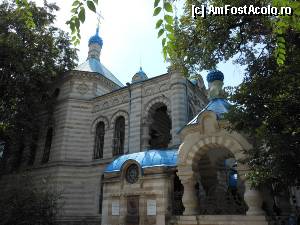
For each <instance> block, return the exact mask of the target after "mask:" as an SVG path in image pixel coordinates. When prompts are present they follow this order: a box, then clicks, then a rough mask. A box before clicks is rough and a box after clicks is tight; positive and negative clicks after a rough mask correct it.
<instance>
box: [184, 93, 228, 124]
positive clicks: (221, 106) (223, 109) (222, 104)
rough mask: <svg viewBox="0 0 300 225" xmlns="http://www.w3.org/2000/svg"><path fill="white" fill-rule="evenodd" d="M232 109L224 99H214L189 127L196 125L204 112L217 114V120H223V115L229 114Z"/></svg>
mask: <svg viewBox="0 0 300 225" xmlns="http://www.w3.org/2000/svg"><path fill="white" fill-rule="evenodd" d="M229 107H230V103H229V102H228V101H227V100H226V99H224V98H215V99H212V100H211V101H210V102H209V103H208V104H207V106H206V107H205V108H204V109H203V110H202V111H201V112H200V113H198V114H197V116H195V117H194V118H193V119H192V120H191V121H190V122H189V123H188V124H187V125H192V124H196V123H197V120H198V116H199V115H200V114H201V113H203V112H204V111H212V112H215V113H216V114H217V119H222V118H223V114H224V113H227V112H228V109H229Z"/></svg>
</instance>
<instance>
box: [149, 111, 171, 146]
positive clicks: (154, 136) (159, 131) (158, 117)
mask: <svg viewBox="0 0 300 225" xmlns="http://www.w3.org/2000/svg"><path fill="white" fill-rule="evenodd" d="M152 121H153V122H152V124H151V125H150V129H149V130H150V133H149V135H150V140H149V144H150V148H152V149H153V148H158V149H159V148H167V147H168V144H169V143H170V141H171V139H172V136H171V134H170V131H171V127H172V125H171V120H170V118H169V116H168V114H167V107H166V106H162V107H160V108H158V109H156V110H155V112H154V113H153V115H152Z"/></svg>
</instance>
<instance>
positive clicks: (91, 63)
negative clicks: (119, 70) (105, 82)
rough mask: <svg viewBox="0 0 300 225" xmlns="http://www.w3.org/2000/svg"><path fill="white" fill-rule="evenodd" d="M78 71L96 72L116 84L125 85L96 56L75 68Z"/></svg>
mask: <svg viewBox="0 0 300 225" xmlns="http://www.w3.org/2000/svg"><path fill="white" fill-rule="evenodd" d="M75 70H78V71H87V72H96V73H99V74H101V75H103V76H105V77H106V78H107V79H109V80H111V81H112V82H114V83H115V84H117V85H119V86H120V87H123V86H124V85H123V84H122V83H121V82H120V81H119V80H118V79H117V78H116V77H115V76H114V75H113V74H112V73H111V72H110V71H109V70H108V69H106V67H105V66H104V65H103V64H102V63H101V62H100V60H99V59H96V58H88V59H87V60H86V61H85V62H84V63H82V64H80V65H79V66H77V67H76V68H75Z"/></svg>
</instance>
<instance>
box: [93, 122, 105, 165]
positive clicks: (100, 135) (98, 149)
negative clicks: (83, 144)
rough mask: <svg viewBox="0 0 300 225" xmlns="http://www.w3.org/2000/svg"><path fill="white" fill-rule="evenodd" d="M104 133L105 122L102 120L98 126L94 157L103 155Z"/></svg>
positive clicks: (98, 157) (97, 157)
mask: <svg viewBox="0 0 300 225" xmlns="http://www.w3.org/2000/svg"><path fill="white" fill-rule="evenodd" d="M104 134H105V124H104V123H103V122H102V121H101V122H99V123H97V126H96V133H95V147H94V159H101V158H102V157H103V147H104Z"/></svg>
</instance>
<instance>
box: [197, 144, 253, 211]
mask: <svg viewBox="0 0 300 225" xmlns="http://www.w3.org/2000/svg"><path fill="white" fill-rule="evenodd" d="M235 162H236V161H235V159H234V156H233V154H232V153H231V152H230V151H229V150H228V149H222V148H221V147H216V148H212V149H210V150H209V151H207V153H206V154H204V155H203V156H202V157H201V158H200V160H199V161H198V162H196V161H195V162H193V163H194V165H193V167H194V168H193V171H194V176H195V177H196V184H195V189H196V196H197V200H198V205H199V214H202V215H203V214H207V215H238V214H245V213H246V208H247V206H246V204H245V202H244V199H243V195H244V189H245V188H244V185H243V182H240V179H238V174H237V171H236V168H235V167H236V163H235Z"/></svg>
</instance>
